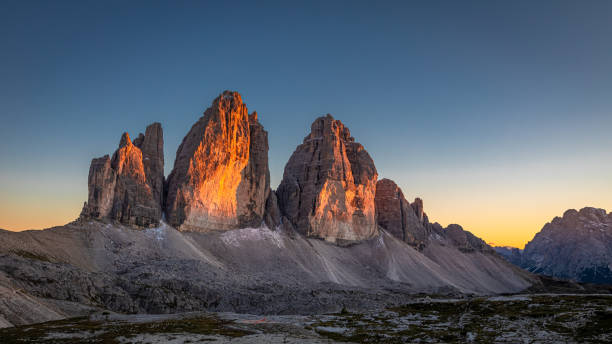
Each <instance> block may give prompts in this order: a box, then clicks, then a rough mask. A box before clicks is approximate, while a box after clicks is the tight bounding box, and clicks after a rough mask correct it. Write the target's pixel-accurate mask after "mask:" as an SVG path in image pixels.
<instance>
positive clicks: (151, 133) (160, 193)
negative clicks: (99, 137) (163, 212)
mask: <svg viewBox="0 0 612 344" xmlns="http://www.w3.org/2000/svg"><path fill="white" fill-rule="evenodd" d="M133 143H134V145H135V146H136V147H138V148H140V150H141V151H142V162H143V165H144V170H145V175H146V176H147V183H148V184H149V185H150V186H151V189H152V191H153V195H154V198H155V199H156V200H157V201H158V203H159V204H160V205H161V204H163V203H164V199H163V197H164V134H163V131H162V126H161V124H160V123H153V124H151V125H149V126H148V127H147V130H146V131H145V134H144V135H143V134H142V133H141V134H140V135H138V138H136V139H135V140H134V142H133Z"/></svg>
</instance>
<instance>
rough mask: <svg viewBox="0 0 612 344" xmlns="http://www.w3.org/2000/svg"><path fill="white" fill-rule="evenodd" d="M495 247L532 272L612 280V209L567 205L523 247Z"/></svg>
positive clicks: (568, 277)
mask: <svg viewBox="0 0 612 344" xmlns="http://www.w3.org/2000/svg"><path fill="white" fill-rule="evenodd" d="M495 251H496V252H498V253H499V254H501V255H502V256H503V257H504V258H506V259H507V260H508V261H510V262H511V263H513V264H515V265H517V266H520V267H522V268H524V269H526V270H528V271H530V272H533V273H536V274H542V275H547V276H553V277H557V278H562V279H571V280H575V281H579V282H585V283H600V284H612V213H607V212H606V210H604V209H598V208H592V207H585V208H582V209H580V210H579V211H578V210H575V209H569V210H567V211H566V212H565V213H564V214H563V216H562V217H555V218H554V219H553V220H552V221H551V222H549V223H547V224H546V225H544V227H543V228H542V230H541V231H540V232H538V233H537V234H536V235H535V236H534V238H533V239H532V240H531V241H530V242H529V243H527V245H526V246H525V249H524V250H519V249H517V248H514V249H508V248H502V247H495Z"/></svg>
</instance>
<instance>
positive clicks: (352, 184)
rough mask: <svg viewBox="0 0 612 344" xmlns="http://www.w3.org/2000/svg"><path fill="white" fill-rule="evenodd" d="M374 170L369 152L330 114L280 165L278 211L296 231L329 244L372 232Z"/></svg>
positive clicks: (320, 120)
mask: <svg viewBox="0 0 612 344" xmlns="http://www.w3.org/2000/svg"><path fill="white" fill-rule="evenodd" d="M377 177H378V174H377V172H376V167H375V166H374V162H373V161H372V158H370V155H369V154H368V153H367V152H366V151H365V149H364V148H363V146H362V145H361V144H359V143H357V142H355V139H354V138H353V137H352V136H351V135H350V132H349V129H348V128H346V127H345V126H344V125H343V124H342V122H340V121H338V120H335V119H334V118H333V117H332V116H331V115H327V116H324V117H320V118H317V119H316V120H315V121H314V123H312V126H311V133H310V134H309V135H308V136H306V137H305V138H304V141H303V143H302V144H301V145H299V146H298V147H297V149H296V150H295V152H294V153H293V154H292V155H291V158H290V159H289V161H288V162H287V165H286V166H285V171H284V175H283V180H282V181H281V184H280V185H279V187H278V190H277V197H278V202H279V207H280V209H281V213H282V215H284V216H285V217H286V219H288V220H289V221H290V222H291V224H292V225H293V227H294V228H295V229H296V230H297V231H298V232H300V233H302V234H304V235H307V236H309V237H316V238H321V239H325V240H328V241H331V242H337V243H344V242H354V241H360V240H364V239H368V238H371V237H373V236H375V235H376V234H377V233H378V229H377V225H376V219H375V206H374V196H375V191H376V180H377Z"/></svg>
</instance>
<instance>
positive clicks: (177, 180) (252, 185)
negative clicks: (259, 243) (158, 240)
mask: <svg viewBox="0 0 612 344" xmlns="http://www.w3.org/2000/svg"><path fill="white" fill-rule="evenodd" d="M269 194H270V173H269V170H268V134H267V132H266V131H265V130H264V129H263V126H262V125H261V124H259V122H258V121H257V114H256V113H253V114H251V115H248V110H247V107H246V104H244V103H243V102H242V97H241V96H240V94H239V93H238V92H232V91H225V92H223V93H222V94H221V95H220V96H219V97H217V98H216V99H215V100H214V101H213V104H212V106H211V107H210V108H208V109H207V110H206V111H205V112H204V116H202V117H201V118H200V119H199V120H198V121H197V122H196V123H195V124H194V125H193V126H192V128H191V130H190V131H189V133H188V134H187V136H185V138H184V139H183V142H182V143H181V145H180V146H179V148H178V150H177V153H176V160H175V162H174V169H173V170H172V173H171V174H170V175H169V176H168V196H167V200H166V213H167V218H168V221H169V223H170V224H171V225H173V226H175V227H177V228H178V229H180V230H192V231H210V230H226V229H232V228H241V227H255V226H259V225H261V223H262V221H263V219H264V211H265V206H266V200H267V198H268V196H269Z"/></svg>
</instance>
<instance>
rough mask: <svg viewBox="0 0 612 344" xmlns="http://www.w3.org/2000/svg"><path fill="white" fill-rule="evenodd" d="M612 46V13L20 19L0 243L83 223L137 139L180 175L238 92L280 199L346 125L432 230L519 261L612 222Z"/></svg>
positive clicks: (35, 10) (6, 87)
mask: <svg viewBox="0 0 612 344" xmlns="http://www.w3.org/2000/svg"><path fill="white" fill-rule="evenodd" d="M611 37H612V2H609V1H587V2H579V1H537V2H534V1H512V2H509V1H462V2H459V1H422V2H419V1H414V2H408V1H400V2H380V3H379V2H373V1H372V2H358V1H347V2H343V1H331V2H329V1H326V2H301V3H300V2H288V1H285V2H265V1H263V2H244V3H242V2H239V1H232V2H228V3H218V2H214V3H213V2H204V1H197V2H189V1H182V2H176V3H175V2H150V1H146V2H138V1H129V2H123V1H117V2H112V1H111V2H94V1H91V2H88V1H77V2H67V1H56V2H50V1H42V2H37V1H27V2H25V1H3V2H2V3H1V4H0V44H1V46H2V49H0V116H1V117H0V119H1V120H2V121H1V123H2V125H1V126H0V137H2V145H0V228H7V229H16V230H18V229H25V228H42V227H48V226H51V225H59V224H62V223H65V222H67V221H69V220H70V219H72V218H75V217H76V216H77V215H78V213H79V211H80V207H81V206H82V202H83V201H84V200H85V199H86V195H87V173H88V168H89V162H90V160H91V158H93V157H97V156H101V155H104V154H109V153H112V152H113V151H114V149H115V148H116V146H117V144H118V142H119V138H120V135H121V133H122V132H123V131H128V132H130V134H132V136H134V135H136V134H138V132H141V131H144V128H145V127H146V125H147V124H149V123H151V122H154V121H159V122H161V123H162V125H163V128H164V135H165V144H166V145H165V153H166V171H167V172H169V171H170V169H171V168H172V163H173V161H174V155H175V152H176V149H177V147H178V144H179V143H180V141H181V140H182V138H183V136H184V135H185V134H186V133H187V131H188V130H189V128H190V127H191V125H192V124H193V123H194V122H195V121H196V120H197V118H199V116H201V113H202V112H203V111H204V110H205V109H206V107H208V106H209V105H210V103H211V101H212V100H213V99H214V98H215V97H216V96H217V95H218V94H219V93H220V92H221V91H223V90H225V89H231V90H236V91H238V92H240V93H241V94H242V95H243V99H244V100H245V101H246V103H247V105H248V107H249V111H253V110H256V111H257V112H258V114H259V119H260V121H261V122H262V123H263V125H264V126H265V128H266V129H267V130H268V132H269V140H270V152H269V154H270V170H271V175H272V184H273V187H276V185H277V184H278V183H279V181H280V178H281V177H282V170H283V167H284V164H285V163H286V161H287V160H288V158H289V156H290V154H291V152H292V151H293V150H294V149H295V146H296V145H297V144H299V143H300V142H301V141H302V139H303V137H304V136H305V135H306V134H307V132H308V130H309V127H310V123H311V122H312V121H313V120H314V119H315V118H316V117H318V116H320V115H323V114H326V113H332V114H333V115H334V116H335V117H336V118H337V119H340V120H341V121H343V122H344V123H345V124H346V125H347V126H348V127H349V128H350V129H351V131H352V133H353V135H354V136H355V137H356V139H357V140H358V141H360V142H361V143H362V144H363V145H364V146H365V148H366V149H367V150H368V151H369V153H370V154H371V155H372V157H373V159H374V161H375V163H376V166H377V169H378V172H379V175H380V176H381V177H388V178H391V179H394V180H396V181H397V182H398V183H399V184H400V186H402V188H403V189H404V193H405V194H406V195H407V196H408V197H410V198H413V197H415V196H420V197H422V198H423V199H424V200H425V206H426V210H427V211H428V213H429V215H430V218H432V219H435V220H438V221H440V222H441V223H443V224H448V223H460V224H462V225H464V227H466V228H467V229H470V230H472V231H473V232H474V233H476V234H477V235H480V236H482V237H484V238H485V240H487V241H491V242H495V243H500V244H513V245H519V246H520V245H522V244H521V243H524V242H526V241H527V240H529V239H530V238H531V237H532V236H533V234H534V233H535V232H536V231H537V230H539V229H540V228H541V227H542V225H543V224H544V223H545V222H546V221H549V220H550V219H551V218H552V216H555V215H560V214H562V213H563V211H564V210H565V208H570V207H572V208H579V207H582V206H587V205H592V206H598V207H603V208H607V209H608V210H612V162H611V161H612V159H610V155H611V153H612V151H611V148H610V147H612V145H611V144H612V135H610V133H611V129H612V112H611V110H612V96H611V94H612V38H611Z"/></svg>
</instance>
